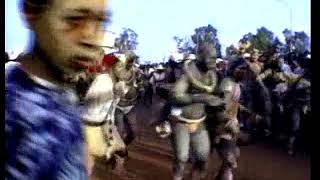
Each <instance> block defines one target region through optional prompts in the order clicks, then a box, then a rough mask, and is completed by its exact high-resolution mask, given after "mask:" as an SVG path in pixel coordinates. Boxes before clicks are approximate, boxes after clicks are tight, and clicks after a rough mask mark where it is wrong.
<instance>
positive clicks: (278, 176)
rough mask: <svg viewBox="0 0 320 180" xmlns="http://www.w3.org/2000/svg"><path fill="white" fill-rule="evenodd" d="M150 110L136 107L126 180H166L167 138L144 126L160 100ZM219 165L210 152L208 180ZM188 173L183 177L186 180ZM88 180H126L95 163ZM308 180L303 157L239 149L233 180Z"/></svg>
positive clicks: (262, 146)
mask: <svg viewBox="0 0 320 180" xmlns="http://www.w3.org/2000/svg"><path fill="white" fill-rule="evenodd" d="M154 102H157V103H154V105H153V106H152V107H150V106H149V107H145V106H143V105H139V106H138V109H137V120H138V122H139V127H140V128H139V129H140V130H139V136H138V137H137V139H136V140H135V142H134V143H133V144H132V145H130V147H129V160H128V161H127V164H126V168H127V170H128V172H129V174H131V175H132V176H131V178H130V179H137V180H170V179H172V178H171V159H172V151H171V146H170V143H169V140H168V139H161V138H158V137H157V136H156V134H155V132H154V130H153V129H152V128H151V127H150V126H148V124H149V123H151V122H152V121H154V120H155V117H158V114H159V106H161V101H160V100H159V99H155V101H154ZM219 165H220V160H219V158H218V157H217V154H216V153H214V154H213V155H212V156H211V158H210V162H209V166H210V170H209V172H208V178H207V179H208V180H209V179H210V180H213V179H214V177H215V175H216V173H217V171H218V167H219ZM189 172H190V171H187V172H186V174H185V177H186V179H190V178H188V177H190V173H189ZM91 179H92V180H118V179H119V180H121V179H128V178H124V177H120V176H116V175H113V174H111V173H110V169H109V168H107V167H106V165H105V164H104V163H103V162H99V161H97V163H96V165H95V168H94V171H93V175H92V177H91ZM307 179H310V160H309V158H308V157H307V156H305V155H300V154H298V155H296V156H295V157H290V156H288V155H287V154H286V153H285V152H284V151H283V150H282V149H281V148H280V147H277V146H275V145H270V144H266V143H257V144H254V145H248V146H242V147H241V157H240V160H239V168H238V169H237V170H236V172H235V180H307Z"/></svg>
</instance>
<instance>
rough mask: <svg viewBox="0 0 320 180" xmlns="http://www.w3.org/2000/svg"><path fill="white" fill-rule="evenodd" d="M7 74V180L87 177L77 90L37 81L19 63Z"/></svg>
mask: <svg viewBox="0 0 320 180" xmlns="http://www.w3.org/2000/svg"><path fill="white" fill-rule="evenodd" d="M5 74H6V83H5V136H6V143H5V149H6V152H5V156H4V157H5V179H7V180H11V179H15V180H16V179H17V180H43V179H46V180H71V179H72V180H82V179H87V173H86V169H85V166H84V162H85V160H84V150H83V142H84V140H83V137H82V134H81V124H80V117H79V112H78V110H77V108H76V106H75V104H74V102H72V101H71V99H70V98H69V97H72V96H73V95H74V93H73V92H72V91H70V92H69V91H67V90H66V89H64V88H62V87H59V86H55V85H53V84H50V83H49V82H47V83H43V82H45V81H42V83H38V82H36V81H35V80H33V79H31V78H30V76H28V75H27V74H26V73H25V72H24V71H23V70H22V69H20V68H19V64H11V65H6V69H5ZM44 84H46V85H44Z"/></svg>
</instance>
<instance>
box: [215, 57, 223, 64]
mask: <svg viewBox="0 0 320 180" xmlns="http://www.w3.org/2000/svg"><path fill="white" fill-rule="evenodd" d="M220 62H224V60H223V59H221V58H218V59H217V60H216V63H220Z"/></svg>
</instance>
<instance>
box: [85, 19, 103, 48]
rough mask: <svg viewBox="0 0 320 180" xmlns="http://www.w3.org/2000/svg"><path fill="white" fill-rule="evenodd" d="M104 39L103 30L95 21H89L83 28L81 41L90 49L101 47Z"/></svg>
mask: <svg viewBox="0 0 320 180" xmlns="http://www.w3.org/2000/svg"><path fill="white" fill-rule="evenodd" d="M102 39H103V32H102V31H99V28H98V27H97V25H96V24H95V23H89V24H88V25H87V26H86V27H85V28H84V29H83V30H82V34H81V40H80V43H81V44H82V45H83V46H85V47H87V48H90V49H99V47H100V46H101V41H102Z"/></svg>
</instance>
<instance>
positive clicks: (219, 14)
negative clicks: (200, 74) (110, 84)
mask: <svg viewBox="0 0 320 180" xmlns="http://www.w3.org/2000/svg"><path fill="white" fill-rule="evenodd" d="M17 2H18V0H5V15H6V17H5V50H6V51H7V52H10V51H13V50H16V49H24V47H25V46H26V44H27V40H28V31H27V30H26V28H25V27H24V25H23V23H22V20H21V18H20V16H19V13H18V8H17ZM310 8H311V7H310V0H111V9H112V12H113V17H112V24H111V25H110V27H109V30H111V31H113V32H116V33H119V32H121V29H122V28H123V27H128V28H131V29H133V30H134V31H135V32H136V33H137V34H138V36H139V37H138V41H139V45H138V48H137V51H136V52H137V54H138V55H139V56H140V57H141V60H142V61H148V60H152V61H161V60H162V59H163V57H165V56H168V55H169V54H170V52H172V51H174V50H175V43H174V41H173V37H174V36H175V35H178V36H180V37H184V36H189V35H191V34H192V33H193V30H194V29H195V28H197V27H199V26H206V25H208V24H211V25H213V26H214V27H215V28H216V29H217V30H218V38H219V40H220V42H221V44H222V51H223V54H224V50H225V47H227V46H229V45H231V44H236V43H237V42H238V41H239V39H241V37H242V36H243V35H244V34H246V33H248V32H252V33H256V29H257V28H259V27H261V26H265V27H266V28H268V29H269V30H271V31H273V32H274V33H275V35H276V36H278V37H279V38H280V40H283V35H282V31H283V30H284V29H285V28H290V27H291V23H290V20H291V18H290V11H291V12H292V28H293V30H294V31H305V32H306V33H307V34H308V35H309V36H310V35H311V34H310V31H311V30H310V29H311V28H310V26H311V25H310V24H311V22H310V21H311V17H310V16H311V13H310Z"/></svg>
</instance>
